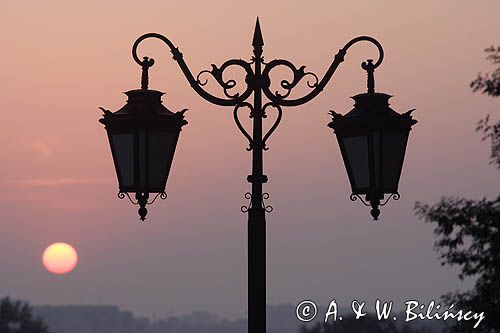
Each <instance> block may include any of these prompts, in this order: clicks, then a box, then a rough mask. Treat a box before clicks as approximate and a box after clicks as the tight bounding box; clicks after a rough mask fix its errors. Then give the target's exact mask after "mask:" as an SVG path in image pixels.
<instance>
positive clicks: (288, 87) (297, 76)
mask: <svg viewBox="0 0 500 333" xmlns="http://www.w3.org/2000/svg"><path fill="white" fill-rule="evenodd" d="M278 66H284V67H287V68H288V69H290V70H291V71H292V73H293V79H292V81H288V80H285V79H284V80H281V82H280V86H281V88H283V89H284V90H285V91H286V92H285V93H284V94H280V93H279V91H276V92H275V93H274V94H272V93H271V92H270V87H263V88H264V89H266V90H267V91H268V92H269V93H270V94H271V95H273V98H270V99H271V100H283V99H285V98H287V97H288V96H290V94H291V92H292V90H293V89H294V88H295V87H296V86H297V84H298V83H299V82H300V81H301V80H302V79H303V78H304V77H306V76H311V77H312V80H313V81H311V79H308V80H307V86H308V87H309V88H315V87H317V86H318V82H319V79H318V76H317V75H316V74H314V73H313V72H306V71H305V68H306V66H301V67H299V68H297V67H295V65H294V64H292V63H291V62H290V61H288V60H284V59H274V60H271V61H270V62H269V63H267V64H266V66H265V67H264V71H263V72H262V76H264V77H266V78H267V80H268V82H270V79H269V73H270V72H271V70H272V69H274V68H276V67H278ZM266 95H268V94H266ZM268 97H269V96H268Z"/></svg>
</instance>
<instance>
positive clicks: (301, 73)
mask: <svg viewBox="0 0 500 333" xmlns="http://www.w3.org/2000/svg"><path fill="white" fill-rule="evenodd" d="M361 41H366V42H370V43H372V44H374V45H375V46H376V47H377V49H378V52H379V57H378V60H377V62H376V63H375V64H373V66H372V68H373V69H375V68H377V67H378V66H380V64H381V63H382V60H383V59H384V49H383V48H382V45H381V44H380V43H379V42H378V41H377V40H376V39H375V38H372V37H369V36H360V37H356V38H353V39H351V40H350V41H349V42H348V43H347V44H345V45H344V47H343V48H341V49H340V50H339V52H338V53H337V54H336V55H335V58H334V60H333V62H332V64H331V65H330V67H329V68H328V70H327V71H326V73H325V75H324V76H323V78H322V79H321V80H320V81H319V82H318V81H316V82H315V83H313V84H311V83H310V82H308V86H309V87H310V88H314V89H313V90H311V91H310V92H309V93H308V94H307V95H305V96H303V97H300V98H297V99H286V97H288V95H289V94H290V92H291V90H292V89H293V88H294V87H295V86H296V85H297V84H298V83H299V82H300V80H302V78H304V77H305V76H306V75H312V76H313V77H315V78H316V79H317V77H316V75H314V74H313V73H310V72H305V70H304V69H305V66H302V67H300V68H298V69H297V68H296V67H295V66H294V65H293V64H292V63H290V62H289V61H287V60H283V59H275V60H272V61H270V62H268V63H267V64H266V66H265V67H264V70H263V71H262V75H263V77H264V78H265V82H266V84H265V85H264V86H263V87H262V91H263V92H264V94H265V95H266V97H267V98H269V99H270V100H271V101H273V102H274V103H275V104H277V105H281V106H297V105H301V104H304V103H307V102H309V101H310V100H311V99H313V98H314V97H316V96H317V95H318V94H319V93H320V92H321V91H323V89H324V88H325V86H326V85H327V84H328V82H329V81H330V79H331V78H332V76H333V74H334V73H335V71H336V70H337V68H338V66H339V65H340V64H341V63H342V62H343V61H344V57H345V55H346V54H347V50H348V49H349V48H350V47H351V46H353V45H354V44H356V43H358V42H361ZM277 66H286V67H288V68H289V69H291V70H292V72H293V74H294V79H293V80H292V82H288V81H286V80H282V81H281V86H282V87H283V88H284V89H285V90H287V92H286V94H285V95H280V94H279V93H278V92H276V93H274V94H273V93H272V92H271V90H270V78H269V73H270V71H271V70H272V69H273V68H275V67H277ZM361 66H362V67H363V68H364V66H366V62H363V63H362V64H361Z"/></svg>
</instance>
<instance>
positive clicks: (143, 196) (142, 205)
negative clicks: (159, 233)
mask: <svg viewBox="0 0 500 333" xmlns="http://www.w3.org/2000/svg"><path fill="white" fill-rule="evenodd" d="M125 197H127V198H128V200H129V201H130V202H131V203H132V204H133V205H139V209H138V210H137V212H138V213H139V216H140V218H139V219H140V220H141V221H145V220H146V215H148V209H147V208H146V206H147V205H151V204H152V203H153V202H155V201H156V199H157V198H158V197H160V199H162V200H165V199H167V193H165V192H161V193H156V195H155V197H154V198H153V200H151V201H148V199H149V193H140V192H138V193H136V194H135V200H136V201H134V200H132V198H131V197H130V194H128V193H127V192H118V198H120V199H125Z"/></svg>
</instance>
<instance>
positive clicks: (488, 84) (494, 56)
mask: <svg viewBox="0 0 500 333" xmlns="http://www.w3.org/2000/svg"><path fill="white" fill-rule="evenodd" d="M484 52H485V53H486V54H488V55H487V56H486V59H487V60H489V61H490V62H491V63H492V64H494V65H500V46H498V47H494V46H493V45H492V46H490V47H488V48H487V49H485V50H484ZM470 86H471V88H472V90H473V91H481V93H483V94H487V95H489V96H493V97H497V96H500V66H498V67H497V68H496V69H495V70H494V71H493V72H491V73H486V74H482V73H479V74H478V75H477V78H476V79H475V80H474V81H472V82H471V83H470Z"/></svg>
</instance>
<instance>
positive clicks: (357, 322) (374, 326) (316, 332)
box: [300, 315, 428, 333]
mask: <svg viewBox="0 0 500 333" xmlns="http://www.w3.org/2000/svg"><path fill="white" fill-rule="evenodd" d="M354 332H355V333H427V332H428V331H427V330H421V329H412V328H411V327H409V326H408V325H402V326H401V327H397V326H396V325H395V324H394V322H393V321H391V320H380V321H379V320H378V319H377V318H376V317H375V316H374V315H367V316H364V317H363V318H360V319H356V317H354V316H350V317H347V318H343V320H342V321H340V320H337V321H336V322H335V323H333V324H332V323H317V324H316V325H314V326H312V327H311V328H307V327H305V326H303V327H302V328H301V329H300V333H354Z"/></svg>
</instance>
